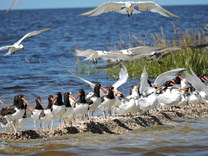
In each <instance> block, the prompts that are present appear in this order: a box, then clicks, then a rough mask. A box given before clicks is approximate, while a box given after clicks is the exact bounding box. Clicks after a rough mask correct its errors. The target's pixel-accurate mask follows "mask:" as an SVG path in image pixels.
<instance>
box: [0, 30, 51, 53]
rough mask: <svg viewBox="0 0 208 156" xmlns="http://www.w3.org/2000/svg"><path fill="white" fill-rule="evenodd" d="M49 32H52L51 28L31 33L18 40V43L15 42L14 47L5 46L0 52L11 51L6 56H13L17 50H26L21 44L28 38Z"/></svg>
mask: <svg viewBox="0 0 208 156" xmlns="http://www.w3.org/2000/svg"><path fill="white" fill-rule="evenodd" d="M48 30H51V29H50V28H48V29H42V30H38V31H33V32H30V33H27V34H26V35H25V36H23V37H22V38H21V39H20V40H18V41H17V42H15V43H14V44H13V45H8V46H4V47H0V50H6V49H9V51H8V52H7V53H6V54H5V55H4V56H10V55H12V54H13V53H14V52H15V51H17V50H21V49H23V48H24V46H23V45H22V44H21V42H22V41H23V40H24V39H26V38H28V37H31V36H34V35H38V34H40V33H42V32H44V31H48Z"/></svg>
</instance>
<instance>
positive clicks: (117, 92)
mask: <svg viewBox="0 0 208 156" xmlns="http://www.w3.org/2000/svg"><path fill="white" fill-rule="evenodd" d="M112 91H113V92H114V93H116V94H122V93H121V92H119V91H115V90H112Z"/></svg>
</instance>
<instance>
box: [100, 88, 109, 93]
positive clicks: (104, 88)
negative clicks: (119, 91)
mask: <svg viewBox="0 0 208 156" xmlns="http://www.w3.org/2000/svg"><path fill="white" fill-rule="evenodd" d="M100 89H102V90H104V91H106V93H108V92H109V91H108V90H107V89H105V88H104V87H100Z"/></svg>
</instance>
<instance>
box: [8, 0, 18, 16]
mask: <svg viewBox="0 0 208 156" xmlns="http://www.w3.org/2000/svg"><path fill="white" fill-rule="evenodd" d="M17 2H19V0H14V1H13V3H12V5H11V6H10V7H9V9H8V10H7V13H8V12H9V11H10V10H11V9H12V8H13V6H14V5H15V4H17Z"/></svg>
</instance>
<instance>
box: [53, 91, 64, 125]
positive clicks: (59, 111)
mask: <svg viewBox="0 0 208 156" xmlns="http://www.w3.org/2000/svg"><path fill="white" fill-rule="evenodd" d="M53 102H54V104H53V106H52V109H53V111H52V113H53V116H54V118H57V117H58V118H60V120H59V129H60V128H61V124H62V118H63V115H64V113H65V108H66V107H65V105H64V103H63V101H62V95H61V93H60V92H57V93H56V96H55V97H54V99H53Z"/></svg>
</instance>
